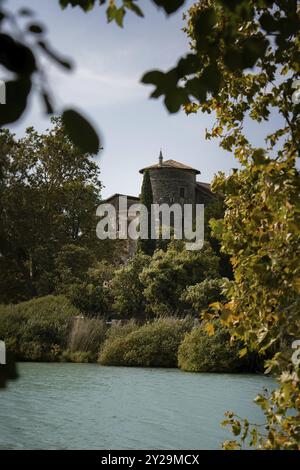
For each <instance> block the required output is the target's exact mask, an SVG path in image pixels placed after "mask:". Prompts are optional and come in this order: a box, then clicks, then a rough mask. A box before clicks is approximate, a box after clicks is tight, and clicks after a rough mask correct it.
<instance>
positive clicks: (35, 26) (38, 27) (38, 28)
mask: <svg viewBox="0 0 300 470" xmlns="http://www.w3.org/2000/svg"><path fill="white" fill-rule="evenodd" d="M27 29H28V31H30V32H31V33H34V34H41V33H43V32H44V28H43V27H42V26H41V25H39V24H31V25H29V26H28V28H27Z"/></svg>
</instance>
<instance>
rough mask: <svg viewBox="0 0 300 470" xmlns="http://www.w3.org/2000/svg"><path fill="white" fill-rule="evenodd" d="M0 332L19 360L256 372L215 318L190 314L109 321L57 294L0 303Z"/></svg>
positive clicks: (254, 359) (249, 357) (252, 360)
mask: <svg viewBox="0 0 300 470" xmlns="http://www.w3.org/2000/svg"><path fill="white" fill-rule="evenodd" d="M0 316H1V323H0V336H1V337H3V338H4V340H5V342H6V345H7V348H8V349H9V351H11V352H12V353H13V354H14V355H15V357H16V359H17V360H19V361H37V362H77V363H88V362H94V363H95V362H99V363H100V364H102V365H107V366H125V367H128V366H129V367H130V366H132V367H175V368H176V367H178V368H180V369H182V370H184V371H190V372H261V370H262V364H261V361H259V360H258V357H257V356H255V355H249V354H248V355H247V357H243V358H241V357H239V350H240V349H241V348H240V347H239V345H238V344H235V345H231V344H230V339H229V335H228V333H227V332H226V331H225V329H224V328H222V327H221V326H220V325H219V324H218V322H217V321H216V322H215V334H214V335H213V336H209V335H208V334H207V331H206V330H205V323H204V322H202V323H199V321H197V320H196V319H195V318H193V317H192V316H186V317H183V318H179V317H162V318H153V319H147V320H143V321H137V320H136V319H129V320H123V321H119V320H118V321H113V322H108V321H106V320H105V319H99V318H91V317H87V316H83V315H81V313H80V311H79V310H78V309H77V308H76V307H74V306H73V305H72V304H71V303H70V301H69V300H68V299H67V298H66V297H64V296H62V295H60V296H46V297H41V298H36V299H33V300H30V301H27V302H22V303H19V304H15V305H1V306H0Z"/></svg>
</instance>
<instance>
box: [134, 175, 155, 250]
mask: <svg viewBox="0 0 300 470" xmlns="http://www.w3.org/2000/svg"><path fill="white" fill-rule="evenodd" d="M140 202H141V204H143V205H144V206H145V207H146V209H147V214H143V213H142V214H141V226H142V224H146V225H147V238H145V239H144V238H139V240H138V249H140V250H141V251H142V252H143V253H145V254H146V255H150V256H151V255H152V254H153V252H154V250H155V246H156V243H155V239H152V238H151V226H152V223H153V217H152V204H153V193H152V186H151V179H150V173H149V171H148V170H146V171H145V173H144V177H143V184H142V191H141V197H140Z"/></svg>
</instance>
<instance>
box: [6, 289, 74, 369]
mask: <svg viewBox="0 0 300 470" xmlns="http://www.w3.org/2000/svg"><path fill="white" fill-rule="evenodd" d="M78 314H79V311H78V310H77V309H76V308H75V307H74V306H72V305H71V304H70V302H69V301H68V300H67V299H66V298H65V297H63V296H57V297H55V296H53V295H49V296H46V297H40V298H36V299H33V300H30V301H28V302H21V303H19V304H16V305H0V338H1V339H3V340H4V341H5V342H6V346H7V349H8V350H9V351H11V352H13V353H15V354H16V356H17V358H19V359H23V360H32V361H41V360H55V359H56V358H57V357H58V356H59V355H60V354H61V352H62V350H63V349H64V348H65V346H66V343H67V337H68V332H69V328H70V321H71V318H72V317H74V316H76V315H78Z"/></svg>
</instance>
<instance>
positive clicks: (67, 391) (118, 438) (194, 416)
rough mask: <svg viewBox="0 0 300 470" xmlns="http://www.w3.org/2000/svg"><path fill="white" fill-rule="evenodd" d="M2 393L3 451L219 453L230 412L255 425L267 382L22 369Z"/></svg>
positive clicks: (173, 372) (84, 368)
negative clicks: (258, 402)
mask: <svg viewBox="0 0 300 470" xmlns="http://www.w3.org/2000/svg"><path fill="white" fill-rule="evenodd" d="M19 373H20V378H19V380H17V381H14V382H10V385H9V387H8V389H7V390H4V391H1V392H0V448H2V449H218V448H220V443H221V442H222V441H223V440H224V439H226V438H227V439H228V438H229V439H230V438H232V435H231V434H230V433H229V432H228V431H226V430H224V429H222V428H221V427H220V421H222V419H223V415H224V412H225V411H226V410H234V411H235V412H237V413H238V414H239V415H240V416H243V417H248V418H250V419H251V421H252V422H261V421H262V415H261V412H260V410H259V408H258V407H257V406H256V405H255V404H253V402H252V400H253V398H254V397H255V396H256V394H257V393H258V392H260V391H261V390H262V388H263V387H265V386H267V387H269V388H271V387H272V386H273V381H272V379H270V378H267V377H264V376H260V375H248V374H247V375H237V374H192V373H186V372H181V371H179V370H177V369H139V368H127V367H126V368H124V367H103V366H100V365H98V364H64V363H57V364H45V363H22V364H19Z"/></svg>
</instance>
